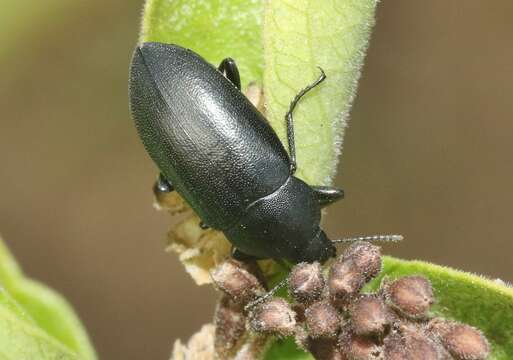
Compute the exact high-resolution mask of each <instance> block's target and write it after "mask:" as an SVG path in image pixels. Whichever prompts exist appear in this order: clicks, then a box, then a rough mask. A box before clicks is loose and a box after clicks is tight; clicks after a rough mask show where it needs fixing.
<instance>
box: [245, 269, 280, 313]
mask: <svg viewBox="0 0 513 360" xmlns="http://www.w3.org/2000/svg"><path fill="white" fill-rule="evenodd" d="M288 281H289V278H288V276H287V277H286V278H285V279H283V280H282V281H280V282H279V283H278V284H277V285H276V286H275V287H273V288H272V289H271V290H269V291H268V292H267V293H265V294H264V295H262V296H260V297H259V298H257V299H255V300H253V301H251V302H250V303H248V304H247V305H246V306H244V310H245V311H249V310H251V309H252V308H253V307H255V306H256V305H258V304H261V303H263V302H264V301H266V300H267V299H269V298H270V297H271V296H273V295H274V294H276V292H277V291H278V290H280V289H281V288H282V287H284V286H285V285H287V283H288Z"/></svg>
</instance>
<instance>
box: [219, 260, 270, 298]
mask: <svg viewBox="0 0 513 360" xmlns="http://www.w3.org/2000/svg"><path fill="white" fill-rule="evenodd" d="M211 275H212V279H213V280H214V283H215V284H216V286H217V287H218V288H219V289H220V290H221V291H223V292H224V293H225V294H227V295H229V296H230V297H232V298H233V299H234V300H235V301H237V302H239V303H241V304H246V303H248V302H249V301H251V300H254V299H256V298H257V297H259V296H262V295H264V294H265V290H264V287H263V286H262V284H260V282H259V281H258V279H257V278H256V276H255V275H253V274H251V273H250V272H249V271H248V270H246V269H245V268H244V266H243V264H242V263H240V262H238V261H236V260H234V259H229V260H226V261H224V262H223V263H221V264H220V265H219V266H218V267H216V268H215V269H214V271H212V273H211Z"/></svg>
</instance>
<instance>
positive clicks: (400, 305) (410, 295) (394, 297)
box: [385, 276, 434, 319]
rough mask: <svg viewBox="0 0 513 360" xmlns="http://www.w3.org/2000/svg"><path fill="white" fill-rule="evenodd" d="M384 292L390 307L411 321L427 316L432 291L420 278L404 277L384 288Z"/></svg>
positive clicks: (427, 281)
mask: <svg viewBox="0 0 513 360" xmlns="http://www.w3.org/2000/svg"><path fill="white" fill-rule="evenodd" d="M385 292H386V294H387V296H388V299H389V300H390V302H391V303H392V306H393V307H394V308H395V309H397V310H398V311H399V312H400V313H401V314H402V315H404V316H406V317H408V318H411V319H421V318H425V317H426V316H427V313H428V311H429V308H430V307H431V305H432V304H433V302H434V295H433V289H432V287H431V283H430V282H429V280H428V279H426V278H424V277H422V276H406V277H403V278H400V279H398V280H396V281H394V282H393V283H391V284H388V285H387V286H386V289H385Z"/></svg>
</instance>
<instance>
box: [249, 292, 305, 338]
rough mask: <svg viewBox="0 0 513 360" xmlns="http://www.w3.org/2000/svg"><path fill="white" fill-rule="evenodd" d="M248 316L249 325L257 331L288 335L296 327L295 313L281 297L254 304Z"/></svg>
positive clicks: (291, 333) (292, 332)
mask: <svg viewBox="0 0 513 360" xmlns="http://www.w3.org/2000/svg"><path fill="white" fill-rule="evenodd" d="M249 318H250V321H249V327H250V328H251V330H253V331H255V332H258V333H265V334H271V335H282V336H289V335H293V334H294V330H295V327H296V314H295V313H294V311H293V310H292V309H291V307H290V305H289V303H288V302H287V301H285V300H284V299H282V298H273V299H271V300H269V301H266V302H265V303H263V304H261V305H257V306H255V308H254V309H252V310H251V312H250V314H249Z"/></svg>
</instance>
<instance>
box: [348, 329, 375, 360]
mask: <svg viewBox="0 0 513 360" xmlns="http://www.w3.org/2000/svg"><path fill="white" fill-rule="evenodd" d="M339 346H340V348H341V349H342V351H343V352H344V353H345V354H347V358H348V359H349V360H384V359H385V357H384V350H383V346H381V345H379V344H377V343H375V342H374V341H373V340H372V339H370V338H367V337H362V336H358V335H355V334H352V333H349V332H345V333H343V334H342V335H341V336H340V339H339Z"/></svg>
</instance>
